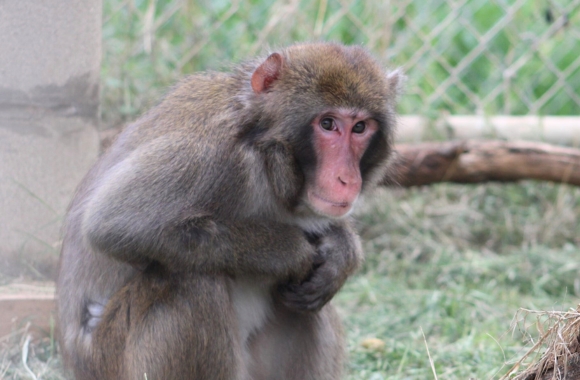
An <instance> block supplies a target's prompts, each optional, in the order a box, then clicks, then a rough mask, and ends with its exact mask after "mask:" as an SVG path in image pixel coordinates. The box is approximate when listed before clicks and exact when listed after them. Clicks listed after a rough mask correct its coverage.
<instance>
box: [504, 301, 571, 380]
mask: <svg viewBox="0 0 580 380" xmlns="http://www.w3.org/2000/svg"><path fill="white" fill-rule="evenodd" d="M530 319H531V321H530ZM534 327H535V329H536V334H534V333H533V332H532V333H531V334H530V330H531V329H534ZM512 328H513V330H514V331H515V330H516V329H518V330H521V331H523V332H524V333H526V334H528V336H529V338H530V342H532V343H533V345H532V347H531V348H530V349H529V350H528V351H527V352H526V353H525V354H524V355H523V356H522V357H521V358H520V359H519V360H518V361H517V362H516V363H515V364H514V365H513V367H512V368H510V370H509V371H508V372H507V373H506V374H505V375H504V376H502V377H501V378H500V380H507V379H513V380H535V379H543V378H545V377H548V378H554V379H566V378H567V377H566V376H567V375H569V371H573V370H575V373H576V374H578V373H580V371H578V368H579V367H578V365H577V364H576V366H574V367H572V366H570V363H571V361H572V360H571V359H574V360H573V361H574V362H576V360H575V359H576V357H577V356H578V355H579V348H580V347H579V343H580V342H579V340H578V339H579V337H580V305H579V306H578V307H577V308H576V310H569V311H536V310H527V309H520V310H519V311H518V313H517V314H516V317H515V318H514V323H513V327H512ZM532 335H537V339H535V341H534V338H533V336H532ZM542 351H543V353H542V354H541V355H540V353H541V352H542ZM538 357H539V358H538ZM523 366H524V367H525V369H523V370H521V371H520V367H523ZM550 370H551V371H550ZM518 372H519V373H518ZM548 372H551V374H552V376H550V373H548ZM515 373H518V374H517V376H515V377H513V375H514V374H515Z"/></svg>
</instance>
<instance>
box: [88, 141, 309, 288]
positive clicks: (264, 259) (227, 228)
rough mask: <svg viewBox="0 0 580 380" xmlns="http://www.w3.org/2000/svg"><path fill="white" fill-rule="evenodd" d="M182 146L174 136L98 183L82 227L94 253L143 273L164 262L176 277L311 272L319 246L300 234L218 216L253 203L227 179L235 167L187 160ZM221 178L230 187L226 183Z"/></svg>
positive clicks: (210, 156) (209, 155)
mask: <svg viewBox="0 0 580 380" xmlns="http://www.w3.org/2000/svg"><path fill="white" fill-rule="evenodd" d="M165 141H167V145H162V144H163V143H164V142H165ZM175 141H176V139H175V138H172V137H171V136H168V137H167V139H166V140H161V141H157V142H156V143H155V144H151V146H144V147H142V148H140V149H139V150H138V151H136V152H133V153H132V154H131V155H129V156H128V157H127V158H125V159H124V160H122V161H121V162H119V163H118V164H117V165H115V166H112V167H111V168H110V169H108V170H107V171H106V173H105V174H104V175H102V178H100V179H99V180H98V181H96V183H97V186H95V189H94V191H93V192H91V194H90V195H89V196H88V199H87V200H86V206H85V211H84V217H83V226H82V229H83V235H84V237H85V241H86V242H87V243H88V244H89V245H90V246H91V247H92V248H93V249H94V250H96V251H98V252H101V253H103V254H106V255H109V256H111V257H113V258H115V259H117V260H120V261H124V262H128V263H131V264H133V265H135V266H136V267H144V266H146V265H148V264H149V263H151V262H152V261H158V262H160V263H161V264H162V265H164V266H166V267H167V269H168V270H170V271H200V272H209V273H232V274H233V273H255V274H266V275H272V276H276V277H280V278H283V277H287V276H295V277H297V278H302V277H303V276H304V275H305V274H306V273H308V270H309V268H310V267H311V265H312V259H313V257H314V255H315V248H314V246H313V245H312V244H311V243H310V242H309V241H308V240H307V239H306V236H305V235H304V233H303V231H302V230H301V229H300V228H298V227H295V226H291V225H287V224H282V223H277V222H273V221H270V220H262V219H259V218H251V217H248V218H246V219H244V220H237V219H235V218H236V217H235V215H234V214H235V213H233V212H232V218H230V219H228V220H225V219H224V217H223V216H222V217H221V218H219V217H218V216H217V215H216V214H215V212H214V211H212V209H211V207H212V204H213V203H220V202H221V204H226V205H229V206H230V205H231V207H232V208H233V207H235V204H236V203H240V202H244V201H246V199H245V198H244V194H243V193H241V195H240V193H235V189H236V188H237V187H236V186H240V185H239V184H237V183H236V178H227V177H231V175H234V173H227V170H228V168H229V167H231V166H232V164H231V162H228V161H225V162H224V159H223V158H221V157H220V156H219V154H221V155H222V156H223V152H216V150H215V149H214V150H210V151H207V149H206V150H203V149H204V147H199V146H191V144H190V146H187V148H189V149H190V150H191V151H192V152H194V154H189V155H187V156H186V155H183V154H182V153H183V152H182V151H183V149H184V148H183V147H179V146H178V147H177V148H178V149H180V150H179V151H178V152H177V153H176V147H175V145H176V143H175ZM184 157H185V159H184ZM216 168H217V169H216ZM221 177H224V178H226V180H227V181H228V182H227V183H228V184H229V186H230V187H231V188H228V187H227V186H222V185H220V181H222V182H223V181H224V179H222V178H221ZM232 193H233V194H232ZM222 214H223V213H222Z"/></svg>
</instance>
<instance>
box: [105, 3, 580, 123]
mask: <svg viewBox="0 0 580 380" xmlns="http://www.w3.org/2000/svg"><path fill="white" fill-rule="evenodd" d="M104 3H105V5H104V7H105V8H104V16H103V17H104V24H103V37H104V57H103V117H104V120H105V122H107V121H109V122H111V123H114V122H115V121H121V120H123V119H125V118H127V117H133V116H134V115H135V114H137V113H140V112H142V111H143V109H144V108H146V107H148V106H150V105H151V104H152V103H153V102H154V101H155V99H157V98H158V97H159V96H160V95H161V94H162V93H163V92H164V91H165V89H166V87H167V86H169V85H171V84H172V83H174V82H175V81H176V80H177V79H178V78H179V77H180V76H182V75H183V74H187V73H190V72H193V71H196V70H207V69H223V68H224V67H226V66H227V64H228V62H232V61H234V62H236V61H240V60H242V59H244V58H248V57H251V56H253V55H255V54H258V53H266V52H267V51H268V50H269V49H274V48H276V47H278V46H284V45H287V44H290V43H293V42H296V41H312V40H319V39H322V40H330V41H340V42H343V43H348V44H362V45H364V46H366V47H367V48H368V49H369V50H371V51H373V52H374V54H375V55H376V56H378V57H379V58H380V59H382V60H383V61H384V62H385V64H386V65H388V66H391V67H399V66H400V67H403V68H404V70H405V71H406V73H407V74H408V76H409V81H408V83H407V91H406V94H405V96H404V97H403V98H402V100H401V104H400V112H401V113H403V114H419V115H423V116H427V117H431V118H437V117H439V116H440V115H441V114H479V115H499V114H504V115H579V114H580V0H491V1H490V0H434V1H429V2H426V1H421V0H399V1H387V0H367V1H364V2H363V1H357V2H355V1H346V0H319V1H300V0H254V1H225V0H105V1H104Z"/></svg>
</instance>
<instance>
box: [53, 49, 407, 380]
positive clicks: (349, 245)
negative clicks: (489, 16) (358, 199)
mask: <svg viewBox="0 0 580 380" xmlns="http://www.w3.org/2000/svg"><path fill="white" fill-rule="evenodd" d="M398 82H399V75H398V74H397V73H395V74H391V75H387V74H385V73H384V72H383V70H382V69H381V68H380V66H379V65H378V64H377V63H376V62H375V61H374V60H373V59H372V58H371V57H370V55H369V54H368V53H367V52H366V51H365V50H363V49H361V48H359V47H345V46H342V45H337V44H305V45H296V46H292V47H289V48H287V49H284V50H282V51H280V52H278V53H275V54H274V55H273V56H271V57H270V58H267V59H259V60H256V61H253V62H248V63H246V64H243V65H240V66H238V67H236V68H235V69H234V70H233V72H232V73H202V74H196V75H192V76H190V77H188V78H186V79H184V80H183V81H182V82H181V83H179V84H178V85H177V86H176V87H175V88H174V89H173V90H172V91H171V92H170V93H169V94H168V95H167V96H166V97H165V99H164V100H163V101H162V102H161V103H160V104H159V105H158V106H156V107H155V108H153V109H152V110H150V111H149V112H148V113H146V114H145V115H144V116H142V117H141V118H140V119H139V120H137V121H136V122H135V123H133V124H131V125H129V126H128V127H127V128H126V129H125V130H124V131H123V132H122V133H121V135H120V136H119V137H118V138H117V140H116V141H115V142H114V143H113V144H112V146H111V147H110V149H109V150H108V151H107V152H106V153H105V154H104V155H103V156H102V157H101V159H100V160H99V162H98V163H97V164H96V165H95V167H94V168H93V169H92V170H91V171H90V172H89V174H88V175H87V176H86V178H85V179H84V181H83V182H82V183H81V185H80V186H79V188H78V191H77V194H76V196H75V198H74V200H73V202H72V204H71V207H70V210H69V213H68V216H67V218H66V224H65V235H64V243H63V249H62V255H61V266H60V274H59V279H58V313H59V327H60V331H61V341H60V342H61V349H62V351H63V357H64V359H65V365H66V367H67V368H68V369H69V370H70V371H71V373H72V375H73V376H74V377H75V378H77V379H83V380H84V379H144V376H145V374H146V375H147V378H148V379H150V380H152V379H212V380H230V379H237V380H248V379H255V380H262V379H263V380H267V379H287V380H292V379H294V380H298V379H300V380H304V379H312V380H314V379H317V380H320V379H329V380H330V379H337V378H339V377H340V373H341V372H342V366H343V343H342V330H341V327H340V322H339V320H338V318H337V316H336V313H335V311H334V309H333V308H332V305H330V304H328V303H327V302H328V301H329V300H330V299H331V298H332V296H333V295H334V294H335V293H336V292H337V291H338V290H339V289H340V287H341V286H342V284H343V283H344V281H345V280H346V278H347V277H348V276H349V275H350V274H352V273H353V272H354V270H356V268H357V267H358V265H359V264H360V261H361V260H362V252H361V248H360V242H359V240H358V237H357V235H356V233H355V232H354V231H353V230H352V228H351V227H350V224H351V222H350V220H349V219H348V218H341V219H331V218H328V217H324V216H321V215H319V214H317V213H315V212H313V211H312V210H311V209H310V208H309V207H308V204H307V202H306V201H305V198H304V189H305V186H308V185H309V184H311V183H312V181H313V178H314V177H315V176H316V175H318V174H319V173H317V155H319V154H320V153H318V152H315V151H314V148H313V143H312V138H311V137H310V132H309V130H310V128H311V127H310V125H311V123H312V121H313V120H314V118H315V117H316V116H317V115H319V114H320V113H321V112H324V111H325V110H327V109H339V108H341V107H348V108H353V109H359V110H364V111H365V112H367V113H368V114H370V115H371V116H372V117H373V118H374V119H375V120H377V122H378V125H379V126H380V129H379V132H377V133H376V135H375V136H374V137H373V140H372V141H371V143H370V145H369V147H368V149H367V150H366V151H365V153H364V156H363V157H362V159H361V162H360V170H361V174H362V179H363V190H365V191H366V189H368V188H369V187H371V186H372V185H373V184H374V183H375V182H376V180H377V179H378V177H380V176H381V175H382V168H384V167H385V162H386V160H387V159H388V157H389V154H390V144H391V136H392V129H393V125H394V117H393V109H394V99H395V95H396V94H395V93H396V88H397V87H398Z"/></svg>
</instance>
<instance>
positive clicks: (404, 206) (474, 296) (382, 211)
mask: <svg viewBox="0 0 580 380" xmlns="http://www.w3.org/2000/svg"><path fill="white" fill-rule="evenodd" d="M578 215H580V189H579V188H574V187H570V186H564V185H554V184H549V183H535V182H524V183H522V184H510V185H500V184H487V185H481V186H458V185H446V184H441V185H436V186H430V187H428V188H422V189H410V190H403V189H387V190H380V191H377V192H376V193H375V194H373V195H372V196H370V197H368V199H367V200H366V202H365V204H364V205H363V207H362V209H361V210H360V212H358V215H357V219H358V220H359V226H358V227H359V231H360V234H361V237H362V239H363V241H364V248H365V251H366V262H365V264H364V267H363V269H362V270H361V272H360V273H358V274H357V275H356V276H354V277H353V278H352V279H351V280H350V281H349V282H348V283H347V285H346V286H345V288H344V289H343V290H342V291H341V292H340V293H339V295H338V296H337V297H336V299H335V303H336V305H337V306H338V307H339V310H340V312H341V315H342V316H343V320H344V325H345V330H346V333H347V342H348V350H349V364H348V367H349V377H348V379H352V380H359V379H372V380H378V379H401V380H403V379H417V380H422V379H433V378H434V376H433V374H432V371H431V368H430V364H429V356H428V354H427V349H426V346H427V347H428V348H429V351H430V354H431V357H432V359H433V361H434V365H435V368H436V371H437V375H438V377H439V379H457V380H466V379H469V378H475V379H492V378H496V379H497V378H498V377H499V375H500V374H502V373H503V372H505V371H506V370H507V369H508V368H509V365H506V364H505V363H509V362H511V363H513V362H514V361H515V360H517V359H518V358H519V357H521V355H522V354H523V352H524V349H525V348H526V347H529V337H528V333H529V334H532V335H534V334H535V327H534V326H532V327H530V328H529V329H528V332H526V333H524V331H523V330H521V329H516V331H515V333H514V334H512V333H511V332H510V324H511V321H512V319H513V318H514V316H515V314H516V312H517V310H518V309H519V308H520V307H524V308H528V309H532V310H565V309H568V308H571V307H575V306H576V305H577V304H578V297H579V295H580V281H579V280H578V279H579V278H580V261H579V260H578V257H580V248H579V246H580V227H579V225H578ZM528 322H530V321H528ZM531 322H533V318H531ZM421 331H423V332H424V334H425V340H426V342H425V341H424V339H423V335H422V333H421ZM367 338H378V339H381V340H383V341H384V342H385V346H384V348H383V349H379V350H372V349H367V348H364V347H363V346H362V345H361V343H362V342H363V341H364V340H365V339H367ZM22 343H23V340H17V341H14V340H12V341H10V342H8V341H6V342H0V344H3V345H4V348H3V350H1V351H0V378H1V377H2V374H3V371H4V374H3V376H4V378H5V379H21V378H26V376H25V372H24V369H23V366H22V364H21V351H22ZM50 343H51V340H50V339H47V340H45V341H44V343H42V344H35V345H32V346H31V350H32V351H31V354H30V355H29V357H30V358H29V365H30V367H31V368H32V369H33V371H35V372H36V373H37V374H39V373H42V372H43V371H44V373H45V375H44V377H43V379H61V378H62V375H61V372H60V369H59V366H60V361H59V360H60V359H59V357H58V355H56V354H55V353H54V351H51V350H50V347H51V346H50Z"/></svg>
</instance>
